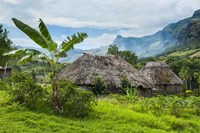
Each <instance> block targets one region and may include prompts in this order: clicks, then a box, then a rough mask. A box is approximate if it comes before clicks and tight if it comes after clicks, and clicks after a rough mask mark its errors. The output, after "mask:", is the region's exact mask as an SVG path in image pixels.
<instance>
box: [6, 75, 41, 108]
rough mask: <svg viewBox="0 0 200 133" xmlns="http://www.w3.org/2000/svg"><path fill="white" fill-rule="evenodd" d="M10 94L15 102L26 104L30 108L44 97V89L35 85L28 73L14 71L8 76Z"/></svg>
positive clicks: (34, 106)
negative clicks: (14, 72)
mask: <svg viewBox="0 0 200 133" xmlns="http://www.w3.org/2000/svg"><path fill="white" fill-rule="evenodd" d="M9 84H10V90H9V92H10V94H11V95H12V97H13V100H14V101H15V102H19V103H20V104H24V105H26V106H27V107H28V108H30V109H35V108H36V106H37V105H38V104H39V103H40V102H41V100H43V99H44V97H45V92H44V89H43V88H42V87H41V86H39V85H37V84H36V83H35V81H34V80H33V79H32V78H31V75H30V74H28V73H16V74H14V75H12V76H11V77H10V78H9Z"/></svg>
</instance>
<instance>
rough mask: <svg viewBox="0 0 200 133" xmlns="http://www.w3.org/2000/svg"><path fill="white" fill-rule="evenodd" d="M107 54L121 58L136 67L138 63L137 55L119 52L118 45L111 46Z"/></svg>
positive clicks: (127, 51) (128, 51) (126, 51)
mask: <svg viewBox="0 0 200 133" xmlns="http://www.w3.org/2000/svg"><path fill="white" fill-rule="evenodd" d="M107 54H111V55H116V56H120V57H121V58H122V59H124V60H125V61H127V62H128V63H130V64H132V65H134V66H135V65H136V63H137V55H136V54H135V53H133V52H132V51H130V50H124V51H119V49H118V47H117V46H116V45H110V47H109V48H108V52H107Z"/></svg>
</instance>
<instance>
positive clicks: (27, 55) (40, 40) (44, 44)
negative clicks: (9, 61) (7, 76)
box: [4, 18, 87, 112]
mask: <svg viewBox="0 0 200 133" xmlns="http://www.w3.org/2000/svg"><path fill="white" fill-rule="evenodd" d="M12 20H13V22H14V24H15V25H16V26H17V27H18V28H19V29H20V30H21V31H22V32H24V33H25V34H26V35H27V36H28V37H29V38H30V39H32V40H33V41H34V42H35V43H36V44H38V45H39V46H40V47H41V48H43V49H46V50H48V52H49V56H48V55H46V54H45V53H43V52H41V51H38V50H36V49H19V50H13V51H10V52H8V53H5V54H4V55H14V56H16V55H23V57H22V58H21V59H20V60H19V61H18V63H26V62H29V61H32V60H33V59H41V60H44V61H47V62H48V63H49V65H50V67H51V68H52V76H51V85H52V105H53V108H54V110H55V112H60V111H61V107H60V103H59V99H58V92H59V90H58V85H57V80H56V68H57V63H58V60H59V59H60V58H62V57H66V56H67V54H66V52H67V51H69V50H70V49H72V48H73V46H74V45H75V44H78V43H80V42H82V41H83V40H84V39H85V38H86V37H87V34H86V33H77V34H74V35H72V36H71V37H69V36H67V38H66V39H65V40H64V41H63V42H62V43H61V45H60V46H58V44H57V43H56V42H55V41H53V40H52V37H51V35H50V33H49V31H48V29H47V27H46V25H45V23H44V22H43V20H42V19H39V26H38V27H39V31H38V30H36V29H34V28H32V27H30V26H28V25H27V24H25V23H23V22H21V21H20V20H18V19H16V18H13V19H12Z"/></svg>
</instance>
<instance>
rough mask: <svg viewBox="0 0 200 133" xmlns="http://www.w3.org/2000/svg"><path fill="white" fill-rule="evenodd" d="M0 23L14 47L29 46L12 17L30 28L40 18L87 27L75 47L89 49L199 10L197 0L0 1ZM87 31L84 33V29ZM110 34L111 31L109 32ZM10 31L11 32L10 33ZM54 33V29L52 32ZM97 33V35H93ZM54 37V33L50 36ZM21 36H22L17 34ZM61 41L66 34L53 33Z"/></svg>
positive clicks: (143, 32)
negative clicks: (5, 28)
mask: <svg viewBox="0 0 200 133" xmlns="http://www.w3.org/2000/svg"><path fill="white" fill-rule="evenodd" d="M0 2H1V4H0V23H2V24H3V25H5V27H8V29H9V30H10V37H11V39H12V40H13V42H14V43H15V44H17V45H20V44H23V45H25V44H24V42H25V43H26V44H27V45H32V43H31V41H30V40H27V38H26V37H25V36H21V37H17V36H16V34H18V32H20V31H18V30H16V29H12V27H14V25H13V23H12V21H11V18H12V17H16V18H18V19H20V20H22V21H23V22H25V23H28V24H29V25H31V26H35V27H36V26H37V24H38V19H39V18H42V19H43V20H44V21H45V23H46V24H48V25H51V26H57V27H68V28H69V27H70V28H72V29H76V30H78V29H80V28H84V29H87V28H90V29H92V30H93V32H91V34H89V38H88V39H87V40H85V41H84V43H83V44H81V45H78V48H82V49H89V48H96V47H99V46H101V45H109V44H111V43H112V41H113V40H114V38H115V37H116V35H118V34H121V35H122V36H125V37H127V36H134V37H141V36H144V35H149V34H153V33H155V32H157V31H158V30H161V29H162V28H163V27H164V26H166V25H168V24H170V23H173V22H177V21H178V20H180V19H184V18H187V17H190V16H192V14H193V12H194V11H195V10H197V9H199V8H200V0H0ZM86 31H87V30H86ZM111 31H113V32H111ZM12 32H13V33H12ZM52 32H54V30H53V31H52ZM95 32H98V33H100V34H98V36H94V35H93V34H92V33H95ZM53 34H55V33H53ZM19 35H21V33H19ZM56 35H57V36H59V37H55V38H56V40H57V41H58V42H59V41H61V40H62V39H63V38H64V37H65V36H66V35H67V33H66V34H65V33H62V34H55V36H56Z"/></svg>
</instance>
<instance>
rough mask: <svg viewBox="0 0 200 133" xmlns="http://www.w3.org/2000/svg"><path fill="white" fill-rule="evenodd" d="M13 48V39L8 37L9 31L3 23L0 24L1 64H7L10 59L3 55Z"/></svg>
mask: <svg viewBox="0 0 200 133" xmlns="http://www.w3.org/2000/svg"><path fill="white" fill-rule="evenodd" d="M13 48H14V47H13V45H12V41H11V40H10V39H9V38H8V31H7V30H6V29H3V25H2V24H0V66H4V65H6V62H7V60H8V57H5V56H3V53H5V52H7V51H10V50H12V49H13Z"/></svg>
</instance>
